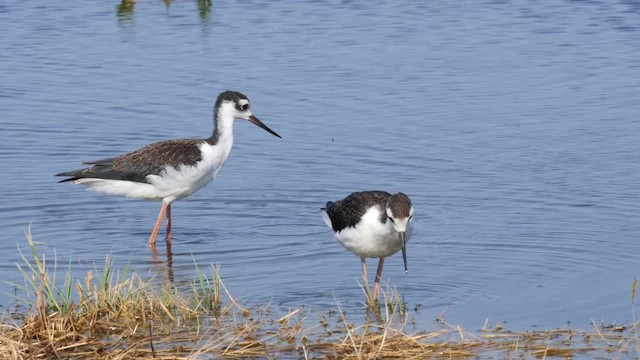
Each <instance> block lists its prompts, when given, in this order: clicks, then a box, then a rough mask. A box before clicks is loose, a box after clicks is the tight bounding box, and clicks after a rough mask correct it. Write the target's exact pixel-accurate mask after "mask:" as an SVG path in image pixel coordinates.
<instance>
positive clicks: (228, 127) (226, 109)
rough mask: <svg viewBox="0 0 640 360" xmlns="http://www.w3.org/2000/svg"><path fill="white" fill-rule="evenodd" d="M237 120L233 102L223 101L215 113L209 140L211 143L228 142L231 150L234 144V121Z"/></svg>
mask: <svg viewBox="0 0 640 360" xmlns="http://www.w3.org/2000/svg"><path fill="white" fill-rule="evenodd" d="M234 121H235V108H234V107H233V103H230V102H223V103H222V104H221V105H220V107H219V108H218V111H217V112H216V113H215V115H214V123H213V126H214V129H213V134H212V135H211V137H210V138H209V139H207V142H208V143H209V144H211V145H217V144H219V143H224V144H225V145H226V144H227V143H228V146H229V150H231V145H233V122H234Z"/></svg>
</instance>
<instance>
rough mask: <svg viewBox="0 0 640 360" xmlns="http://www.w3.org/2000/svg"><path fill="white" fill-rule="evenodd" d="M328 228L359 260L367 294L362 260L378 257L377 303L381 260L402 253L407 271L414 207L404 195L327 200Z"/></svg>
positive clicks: (372, 193)
mask: <svg viewBox="0 0 640 360" xmlns="http://www.w3.org/2000/svg"><path fill="white" fill-rule="evenodd" d="M322 211H323V212H322V215H323V218H324V221H325V222H326V223H327V225H328V226H329V227H330V228H331V229H333V231H334V232H335V235H336V238H337V239H338V241H339V242H340V243H341V244H342V245H343V246H344V247H346V248H347V249H349V250H350V251H351V252H352V253H354V254H356V255H358V256H359V257H360V262H361V264H362V276H363V277H364V283H365V286H366V288H367V293H368V291H369V285H368V280H367V279H368V278H367V264H366V261H365V258H368V257H370V258H380V261H379V262H378V271H377V272H376V278H375V281H374V284H373V296H372V298H371V299H367V300H368V303H371V304H373V303H374V302H375V300H376V297H377V293H378V287H379V284H380V278H381V277H382V266H383V264H384V258H385V257H387V256H390V255H393V254H395V253H396V252H398V250H402V258H403V261H404V269H405V272H406V271H408V269H407V241H408V240H409V237H411V233H412V231H413V206H412V205H411V200H410V199H409V197H408V196H407V195H405V194H403V193H397V194H393V195H391V194H389V193H388V192H385V191H363V192H354V193H352V194H350V195H349V196H347V197H346V198H344V199H342V200H338V201H336V202H332V201H329V202H327V205H326V207H325V208H322Z"/></svg>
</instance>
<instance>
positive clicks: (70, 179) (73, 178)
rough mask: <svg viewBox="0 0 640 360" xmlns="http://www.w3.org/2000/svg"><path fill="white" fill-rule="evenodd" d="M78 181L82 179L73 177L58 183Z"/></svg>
mask: <svg viewBox="0 0 640 360" xmlns="http://www.w3.org/2000/svg"><path fill="white" fill-rule="evenodd" d="M60 176H63V175H60ZM78 179H80V178H79V177H71V178H68V179H63V180H60V181H58V183H63V182H68V181H75V180H78Z"/></svg>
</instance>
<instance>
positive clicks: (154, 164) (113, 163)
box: [56, 91, 280, 247]
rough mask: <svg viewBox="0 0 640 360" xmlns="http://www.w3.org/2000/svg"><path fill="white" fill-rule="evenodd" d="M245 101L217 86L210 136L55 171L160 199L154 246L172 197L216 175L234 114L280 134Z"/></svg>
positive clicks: (96, 186)
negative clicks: (252, 110)
mask: <svg viewBox="0 0 640 360" xmlns="http://www.w3.org/2000/svg"><path fill="white" fill-rule="evenodd" d="M250 107H251V104H250V103H249V99H247V97H246V96H245V95H243V94H241V93H239V92H235V91H225V92H222V93H220V95H219V96H218V99H217V100H216V104H215V107H214V110H213V116H214V129H213V134H211V136H210V137H208V138H206V139H181V140H166V141H160V142H157V143H153V144H150V145H147V146H145V147H143V148H140V149H138V150H135V151H133V152H130V153H127V154H124V155H120V156H118V157H115V158H110V159H104V160H97V161H87V162H84V164H87V165H92V166H91V167H88V168H84V169H80V170H74V171H68V172H63V173H60V174H57V175H56V176H68V177H69V178H68V179H64V180H62V181H60V182H65V181H73V183H74V184H82V185H86V186H87V187H88V188H89V189H90V190H93V191H99V192H104V193H108V194H114V195H124V196H127V197H131V198H138V199H148V200H162V208H161V209H160V214H158V220H157V221H156V224H155V226H154V228H153V231H152V232H151V236H150V237H149V245H150V246H152V247H154V246H155V241H156V236H157V235H158V230H159V229H160V225H161V224H162V220H163V218H164V217H165V216H166V219H167V242H168V243H169V242H170V241H171V203H172V202H174V201H175V200H179V199H182V198H185V197H187V196H189V195H191V194H193V193H194V192H196V191H198V190H199V189H201V188H202V187H204V186H205V185H207V184H208V183H209V182H210V181H211V180H213V179H214V178H215V176H216V174H218V171H220V168H222V165H224V162H225V161H226V160H227V157H229V153H230V152H231V148H232V146H233V122H234V120H235V119H244V120H248V121H250V122H252V123H254V124H256V125H258V126H259V127H261V128H263V129H264V130H266V131H268V132H270V133H271V134H273V135H275V136H277V137H280V135H278V134H277V133H276V132H275V131H273V130H271V129H269V127H267V125H265V124H264V123H262V121H260V120H258V118H257V117H255V116H253V114H252V113H251V110H250Z"/></svg>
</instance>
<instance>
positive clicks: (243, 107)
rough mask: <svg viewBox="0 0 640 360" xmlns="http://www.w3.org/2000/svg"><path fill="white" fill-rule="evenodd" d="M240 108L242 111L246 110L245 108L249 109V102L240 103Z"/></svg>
mask: <svg viewBox="0 0 640 360" xmlns="http://www.w3.org/2000/svg"><path fill="white" fill-rule="evenodd" d="M240 110H242V111H247V110H249V104H242V105H240Z"/></svg>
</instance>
